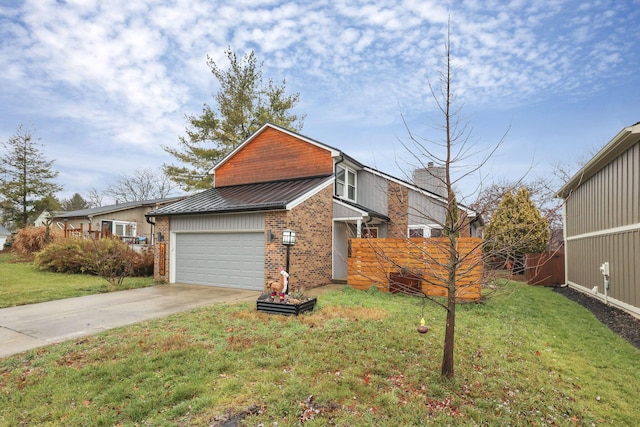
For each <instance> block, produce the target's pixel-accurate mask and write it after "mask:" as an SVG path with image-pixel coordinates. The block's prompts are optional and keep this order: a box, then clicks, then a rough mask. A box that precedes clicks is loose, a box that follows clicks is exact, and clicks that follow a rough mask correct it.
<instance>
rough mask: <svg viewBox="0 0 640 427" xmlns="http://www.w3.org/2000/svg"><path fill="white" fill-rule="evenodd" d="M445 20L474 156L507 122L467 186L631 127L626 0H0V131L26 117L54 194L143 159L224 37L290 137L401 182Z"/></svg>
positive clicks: (207, 85) (633, 37) (206, 81)
mask: <svg viewBox="0 0 640 427" xmlns="http://www.w3.org/2000/svg"><path fill="white" fill-rule="evenodd" d="M449 19H450V22H451V44H452V55H453V60H454V65H455V66H456V70H457V71H456V74H455V78H454V90H455V92H456V94H457V100H458V102H459V105H460V106H462V112H461V119H462V120H463V121H465V122H468V123H469V129H470V130H471V133H470V138H471V139H470V140H471V141H472V142H473V143H474V144H475V146H474V152H482V151H483V150H486V149H490V148H491V147H493V146H494V145H495V144H496V143H497V142H498V141H499V140H500V138H501V137H502V135H503V134H504V133H505V132H507V130H508V133H507V135H506V138H505V140H504V143H503V145H502V146H501V147H500V148H499V150H498V152H497V153H496V154H495V155H494V156H493V158H492V160H491V162H490V163H489V164H488V165H487V168H485V170H484V172H483V175H482V177H481V178H475V179H482V180H484V181H485V183H486V182H490V181H493V180H500V179H503V178H506V179H511V178H513V177H520V176H521V175H522V174H523V173H524V172H526V171H527V170H529V169H531V172H529V176H534V175H535V176H541V177H544V176H546V175H548V174H549V171H550V168H551V165H552V164H553V163H554V162H561V163H564V164H569V165H570V164H578V163H579V162H581V161H584V160H586V159H587V158H588V156H590V155H592V154H594V153H595V152H596V151H597V150H598V149H599V148H601V147H602V146H603V145H604V144H605V143H607V142H608V141H609V140H610V139H611V138H613V136H615V135H616V134H617V133H618V132H619V131H620V130H621V129H622V128H623V127H625V126H629V125H632V124H634V123H636V122H638V121H640V112H639V108H638V97H639V95H640V73H639V72H638V70H640V54H639V53H640V26H639V25H638V23H639V22H640V0H593V1H588V2H584V1H577V0H575V1H571V0H512V1H500V0H451V1H447V0H379V1H364V0H335V1H332V0H314V1H309V2H305V1H300V2H285V1H276V0H234V1H228V2H222V1H215V0H157V1H153V0H134V1H132V0H109V1H99V0H96V1H92V0H26V1H18V0H0V64H1V66H2V72H0V105H1V108H2V114H1V115H0V140H3V141H6V139H8V138H9V137H10V136H11V135H13V134H14V133H15V131H16V128H17V127H18V125H20V124H24V125H25V126H28V127H31V128H34V129H35V132H34V134H35V136H37V137H39V138H40V142H41V143H42V144H44V150H45V153H46V156H47V157H48V158H50V159H55V164H54V167H55V168H56V169H57V170H58V171H59V172H60V176H59V183H60V184H61V185H63V186H64V188H65V191H64V193H62V194H61V196H62V197H69V196H70V195H72V194H73V193H75V192H80V193H81V194H84V193H87V192H88V190H89V189H91V188H95V189H98V190H101V189H104V188H105V187H107V186H108V185H109V184H110V183H111V182H113V180H114V179H115V177H117V176H119V175H122V174H127V173H130V172H131V171H133V170H135V169H136V168H145V169H146V168H159V167H160V166H161V165H162V164H163V163H167V162H169V163H170V162H172V158H170V157H169V156H168V155H167V154H166V153H165V152H164V151H163V149H162V148H161V147H162V146H175V145H177V140H178V136H180V135H182V134H184V128H185V124H186V121H185V118H184V116H185V114H194V113H196V114H197V113H199V112H200V111H201V110H202V106H203V104H204V103H208V104H210V105H214V104H213V98H212V94H213V93H215V92H216V91H217V89H218V88H217V86H216V81H215V79H214V78H213V76H212V74H211V73H210V71H209V69H208V67H207V64H206V58H207V56H210V57H211V58H213V59H214V60H215V61H216V63H218V64H219V65H220V66H221V67H224V66H225V65H226V62H225V57H224V51H225V49H226V48H227V47H231V49H233V50H234V51H236V52H237V53H238V55H239V56H240V55H242V54H243V53H246V52H248V51H250V50H254V51H255V52H256V55H257V57H258V59H259V60H260V61H263V62H264V66H263V73H264V76H265V77H266V78H273V79H274V80H276V81H281V80H282V79H286V81H287V88H288V89H289V91H290V92H299V93H300V97H301V101H300V103H299V104H298V106H297V107H296V112H297V113H301V114H306V120H305V122H304V128H303V130H302V132H301V133H302V134H304V135H306V136H309V137H311V138H314V139H316V140H319V141H321V142H324V143H326V144H328V145H331V146H334V147H337V148H340V149H342V150H343V151H345V152H346V153H348V154H350V155H351V156H352V157H355V158H357V159H359V160H361V161H363V162H364V163H367V164H369V165H370V166H373V167H375V168H377V169H380V170H382V171H384V172H387V173H391V174H394V175H397V176H404V174H405V172H406V171H407V170H410V169H411V167H412V163H413V162H412V161H411V155H410V154H408V153H407V151H406V149H405V148H404V147H403V144H402V142H403V141H405V142H406V139H407V135H408V132H407V129H406V128H405V125H404V124H403V117H404V120H405V121H406V123H407V124H408V126H409V128H410V130H411V131H412V132H414V133H415V134H417V135H418V136H420V137H421V138H422V137H423V138H427V139H429V140H434V141H438V140H439V139H440V138H441V136H442V135H441V134H440V131H439V129H438V128H437V127H435V126H434V122H436V123H438V122H441V119H442V117H441V115H439V114H438V112H437V111H436V109H435V104H434V101H433V99H432V97H431V95H430V91H429V82H431V83H435V84H437V82H438V74H437V72H438V64H439V63H440V62H441V60H442V58H443V53H444V41H445V37H446V32H447V21H448V20H449ZM474 161H475V160H469V161H468V162H471V163H473V162H474Z"/></svg>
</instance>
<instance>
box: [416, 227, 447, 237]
mask: <svg viewBox="0 0 640 427" xmlns="http://www.w3.org/2000/svg"><path fill="white" fill-rule="evenodd" d="M409 237H442V227H441V226H440V225H438V224H419V225H410V226H409Z"/></svg>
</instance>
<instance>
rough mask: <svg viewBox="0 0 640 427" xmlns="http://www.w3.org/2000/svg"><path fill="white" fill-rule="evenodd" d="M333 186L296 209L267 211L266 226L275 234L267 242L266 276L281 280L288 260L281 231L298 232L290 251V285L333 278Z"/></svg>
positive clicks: (319, 283)
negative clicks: (283, 268)
mask: <svg viewBox="0 0 640 427" xmlns="http://www.w3.org/2000/svg"><path fill="white" fill-rule="evenodd" d="M332 196H333V186H329V187H327V188H325V189H324V190H322V191H321V192H319V193H318V194H316V195H314V196H313V197H311V198H310V199H309V200H307V201H305V202H304V203H302V204H300V205H298V206H296V207H295V208H294V209H293V210H291V211H287V212H283V211H278V212H267V213H266V215H265V229H266V230H271V232H272V233H273V234H274V235H275V238H274V240H273V242H271V243H267V244H266V249H265V274H264V276H265V280H266V281H271V280H279V279H280V276H279V271H280V267H281V266H282V267H284V266H285V263H286V248H285V246H283V245H282V231H283V230H285V229H287V228H288V229H291V230H294V231H295V232H296V244H295V245H294V246H292V247H291V249H290V251H291V253H290V263H289V264H290V268H289V270H290V271H289V274H290V289H289V291H290V292H291V291H292V290H295V289H296V288H299V287H304V288H305V289H310V288H314V287H317V286H322V285H325V284H327V283H329V282H330V281H331V262H332V259H331V240H332V236H331V230H332V222H333V219H332V209H333V197H332Z"/></svg>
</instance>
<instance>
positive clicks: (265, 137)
mask: <svg viewBox="0 0 640 427" xmlns="http://www.w3.org/2000/svg"><path fill="white" fill-rule="evenodd" d="M331 173H333V160H332V159H331V153H330V152H329V151H327V150H324V149H322V148H320V147H317V146H315V145H313V144H309V143H308V142H305V141H303V140H300V139H298V138H296V137H294V136H291V135H288V134H286V133H284V132H281V131H279V130H277V129H273V128H266V129H265V130H264V131H263V132H262V133H261V134H260V135H258V136H256V138H255V139H253V140H252V141H251V142H249V143H248V144H247V145H245V146H244V147H243V148H242V149H241V150H240V151H238V152H237V153H236V154H235V155H234V156H233V157H231V158H230V159H229V160H227V162H226V163H224V164H223V165H221V166H220V168H218V169H217V170H216V178H215V186H216V187H226V186H229V185H240V184H250V183H256V182H268V181H276V180H280V179H292V178H303V177H309V176H318V175H325V174H327V175H328V174H331Z"/></svg>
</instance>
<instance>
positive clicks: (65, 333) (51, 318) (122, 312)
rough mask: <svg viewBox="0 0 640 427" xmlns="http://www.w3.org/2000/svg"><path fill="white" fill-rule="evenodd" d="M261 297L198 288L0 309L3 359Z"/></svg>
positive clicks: (155, 288)
mask: <svg viewBox="0 0 640 427" xmlns="http://www.w3.org/2000/svg"><path fill="white" fill-rule="evenodd" d="M259 295H260V293H259V292H256V291H247V290H237V289H229V288H219V287H213V286H198V285H181V284H171V285H158V286H153V287H149V288H140V289H133V290H128V291H119V292H111V293H108V294H98V295H88V296H84V297H78V298H70V299H64V300H58V301H49V302H43V303H40V304H30V305H23V306H19V307H9V308H3V309H0V357H7V356H10V355H13V354H17V353H21V352H23V351H26V350H30V349H32V348H36V347H41V346H44V345H47V344H52V343H56V342H61V341H65V340H69V339H74V338H78V337H82V336H86V335H92V334H96V333H99V332H102V331H105V330H107V329H111V328H116V327H119V326H124V325H129V324H132V323H137V322H141V321H144V320H148V319H154V318H157V317H163V316H167V315H169V314H173V313H177V312H181V311H187V310H190V309H192V308H196V307H201V306H205V305H210V304H216V303H228V302H239V301H255V300H256V299H257V298H258V296H259Z"/></svg>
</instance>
